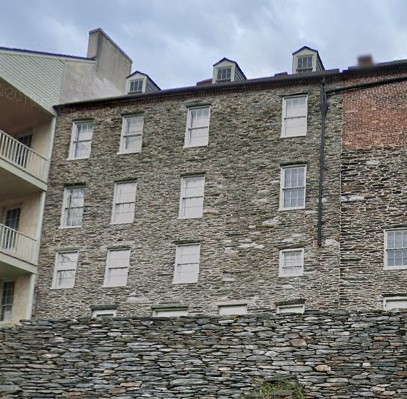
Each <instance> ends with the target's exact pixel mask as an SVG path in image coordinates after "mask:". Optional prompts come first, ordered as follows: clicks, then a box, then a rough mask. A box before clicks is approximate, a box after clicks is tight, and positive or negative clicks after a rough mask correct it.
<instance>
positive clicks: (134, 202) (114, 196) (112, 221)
mask: <svg viewBox="0 0 407 399" xmlns="http://www.w3.org/2000/svg"><path fill="white" fill-rule="evenodd" d="M125 184H134V200H133V201H132V202H120V203H119V202H117V198H116V196H117V193H118V190H117V188H118V186H119V185H125ZM136 197H137V180H129V181H119V182H115V183H114V190H113V203H112V215H111V219H110V224H131V223H133V222H134V218H135V213H136ZM123 204H133V218H132V219H131V220H128V221H126V222H117V221H116V218H117V215H116V212H115V210H116V207H117V205H123Z"/></svg>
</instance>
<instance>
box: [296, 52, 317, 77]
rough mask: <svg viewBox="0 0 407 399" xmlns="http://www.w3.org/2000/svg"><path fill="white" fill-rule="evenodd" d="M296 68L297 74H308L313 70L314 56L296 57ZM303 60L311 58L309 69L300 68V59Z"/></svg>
mask: <svg viewBox="0 0 407 399" xmlns="http://www.w3.org/2000/svg"><path fill="white" fill-rule="evenodd" d="M296 58H297V68H296V72H297V73H308V72H312V71H313V70H314V54H302V55H297V57H296ZM303 58H311V68H300V66H299V64H300V59H301V60H302V59H303Z"/></svg>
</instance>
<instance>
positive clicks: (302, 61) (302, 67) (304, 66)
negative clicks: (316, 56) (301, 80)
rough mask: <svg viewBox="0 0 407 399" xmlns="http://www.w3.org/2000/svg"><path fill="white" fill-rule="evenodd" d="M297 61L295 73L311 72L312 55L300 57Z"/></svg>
mask: <svg viewBox="0 0 407 399" xmlns="http://www.w3.org/2000/svg"><path fill="white" fill-rule="evenodd" d="M297 61H298V65H297V73H304V72H312V55H302V56H300V57H298V58H297Z"/></svg>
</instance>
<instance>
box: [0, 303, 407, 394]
mask: <svg viewBox="0 0 407 399" xmlns="http://www.w3.org/2000/svg"><path fill="white" fill-rule="evenodd" d="M406 326H407V313H386V312H379V311H378V312H369V313H348V312H341V311H336V312H329V313H328V312H327V313H320V312H306V314H304V315H275V314H273V313H263V314H255V315H247V316H235V317H210V316H199V317H181V318H173V319H164V318H159V319H158V318H157V319H154V318H117V319H113V320H109V319H85V318H83V319H72V320H67V319H66V320H39V321H33V322H24V323H23V325H21V326H15V327H10V328H3V329H0V353H1V362H0V396H1V395H2V394H3V396H2V397H3V398H8V399H12V398H40V399H47V398H52V399H56V398H81V399H87V398H98V399H131V398H139V399H140V398H154V399H159V398H165V399H173V398H200V399H244V398H245V397H246V395H250V394H252V393H253V392H255V391H256V390H258V388H259V386H260V385H261V384H262V381H276V380H289V381H292V382H293V383H295V382H298V383H299V384H300V386H302V387H303V390H304V396H305V398H307V399H311V398H327V399H328V398H329V399H348V398H352V399H355V398H383V399H385V398H386V399H389V398H395V399H405V398H407V384H406V377H407V367H406V358H407V353H406V341H407V330H406Z"/></svg>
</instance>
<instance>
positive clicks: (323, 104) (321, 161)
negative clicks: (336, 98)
mask: <svg viewBox="0 0 407 399" xmlns="http://www.w3.org/2000/svg"><path fill="white" fill-rule="evenodd" d="M320 109H321V119H322V120H321V142H320V148H319V195H318V247H320V246H321V245H322V199H323V194H324V192H323V191H324V184H323V181H324V169H325V164H324V161H325V121H326V114H327V113H328V99H327V96H326V91H325V78H324V79H323V81H322V83H321V105H320Z"/></svg>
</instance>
